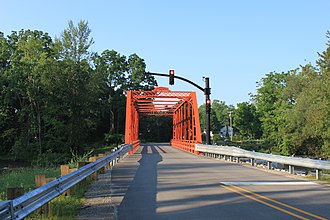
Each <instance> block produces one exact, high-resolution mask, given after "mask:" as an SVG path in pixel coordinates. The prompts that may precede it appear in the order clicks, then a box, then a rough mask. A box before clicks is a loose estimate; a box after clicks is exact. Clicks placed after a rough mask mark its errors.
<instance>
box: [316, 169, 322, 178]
mask: <svg viewBox="0 0 330 220" xmlns="http://www.w3.org/2000/svg"><path fill="white" fill-rule="evenodd" d="M321 175H322V174H321V170H319V169H316V170H315V178H316V179H317V180H320V179H321Z"/></svg>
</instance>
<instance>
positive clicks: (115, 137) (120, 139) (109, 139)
mask: <svg viewBox="0 0 330 220" xmlns="http://www.w3.org/2000/svg"><path fill="white" fill-rule="evenodd" d="M104 141H105V143H106V144H108V145H111V144H116V145H118V144H121V143H124V135H122V134H115V133H113V132H110V133H107V134H105V135H104Z"/></svg>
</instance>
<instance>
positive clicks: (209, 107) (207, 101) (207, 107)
mask: <svg viewBox="0 0 330 220" xmlns="http://www.w3.org/2000/svg"><path fill="white" fill-rule="evenodd" d="M206 111H207V112H211V99H207V100H206Z"/></svg>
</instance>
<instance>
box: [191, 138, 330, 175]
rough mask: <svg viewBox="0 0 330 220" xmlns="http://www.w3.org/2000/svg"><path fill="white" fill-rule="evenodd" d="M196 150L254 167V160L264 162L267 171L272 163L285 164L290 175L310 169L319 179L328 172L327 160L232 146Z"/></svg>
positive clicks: (197, 147) (207, 147) (205, 146)
mask: <svg viewBox="0 0 330 220" xmlns="http://www.w3.org/2000/svg"><path fill="white" fill-rule="evenodd" d="M196 150H197V151H199V152H200V153H204V155H206V156H211V157H221V156H222V155H223V156H229V159H230V160H232V159H233V157H234V158H236V161H237V162H239V161H240V158H249V159H251V164H252V165H253V166H255V165H256V160H262V161H266V162H267V168H268V169H271V167H272V163H279V164H285V165H288V166H289V173H291V174H293V173H294V167H305V168H310V169H314V170H315V171H316V179H320V175H321V172H320V171H321V170H330V161H328V160H316V159H309V158H301V157H293V156H281V155H274V154H266V153H259V152H252V151H247V150H244V149H241V148H238V147H232V146H216V145H203V144H196Z"/></svg>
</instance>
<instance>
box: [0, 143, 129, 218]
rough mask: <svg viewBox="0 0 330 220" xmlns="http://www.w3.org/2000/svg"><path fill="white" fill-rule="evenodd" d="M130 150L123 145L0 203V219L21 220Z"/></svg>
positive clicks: (127, 146)
mask: <svg viewBox="0 0 330 220" xmlns="http://www.w3.org/2000/svg"><path fill="white" fill-rule="evenodd" d="M131 150H132V145H123V146H121V147H119V148H118V149H117V150H116V151H114V152H112V153H110V154H108V155H106V156H105V157H102V158H100V159H98V160H97V161H95V162H92V163H89V164H87V165H85V166H83V167H81V168H79V169H77V170H76V171H74V172H72V173H69V174H67V175H65V176H62V177H60V178H58V179H56V180H54V181H52V182H50V183H48V184H46V185H44V186H41V187H39V188H37V189H35V190H33V191H31V192H29V193H27V194H25V195H23V196H21V197H18V198H16V199H14V200H7V201H3V202H0V219H4V220H9V219H23V218H25V217H26V216H28V215H29V214H31V213H32V212H34V211H35V210H37V209H38V208H40V207H41V206H43V205H45V204H46V203H48V202H50V201H51V200H53V199H54V198H56V197H57V196H59V195H61V194H62V193H64V192H65V191H67V190H68V189H70V188H71V187H72V186H74V185H76V184H77V183H79V182H81V181H82V180H84V179H85V178H86V177H88V176H90V175H92V174H93V173H95V172H96V171H98V170H99V169H101V168H102V167H104V166H106V165H107V164H109V163H111V162H112V161H117V159H118V158H120V157H122V156H124V155H126V154H127V153H128V152H129V151H131Z"/></svg>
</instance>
